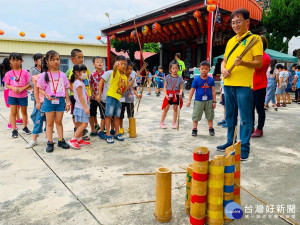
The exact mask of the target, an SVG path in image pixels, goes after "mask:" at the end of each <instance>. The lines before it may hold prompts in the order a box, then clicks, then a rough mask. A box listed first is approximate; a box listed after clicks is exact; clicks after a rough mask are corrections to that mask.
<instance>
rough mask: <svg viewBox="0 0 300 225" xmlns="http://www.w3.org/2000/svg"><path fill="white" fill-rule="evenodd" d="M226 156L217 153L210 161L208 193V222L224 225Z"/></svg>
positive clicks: (212, 224) (210, 224)
mask: <svg viewBox="0 0 300 225" xmlns="http://www.w3.org/2000/svg"><path fill="white" fill-rule="evenodd" d="M224 165H225V157H224V156H222V155H216V156H215V157H214V159H212V160H210V161H209V166H208V194H207V224H209V225H222V224H224V218H223V214H224V212H223V188H224Z"/></svg>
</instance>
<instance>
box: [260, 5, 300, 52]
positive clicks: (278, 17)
mask: <svg viewBox="0 0 300 225" xmlns="http://www.w3.org/2000/svg"><path fill="white" fill-rule="evenodd" d="M299 13H300V1H299V0H272V1H271V3H270V9H269V10H268V11H264V13H263V18H262V24H263V25H264V26H265V28H266V31H267V34H266V37H267V39H268V41H269V48H271V49H274V50H277V51H281V52H284V53H287V52H288V43H289V41H290V40H291V39H292V37H293V36H295V34H296V33H297V32H298V31H299V30H300V19H299ZM284 38H286V39H284Z"/></svg>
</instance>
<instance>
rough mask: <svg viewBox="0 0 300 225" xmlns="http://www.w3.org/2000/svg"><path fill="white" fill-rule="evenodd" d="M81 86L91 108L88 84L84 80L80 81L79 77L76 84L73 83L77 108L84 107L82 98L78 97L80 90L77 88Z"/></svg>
mask: <svg viewBox="0 0 300 225" xmlns="http://www.w3.org/2000/svg"><path fill="white" fill-rule="evenodd" d="M79 87H82V89H81V90H82V96H83V99H84V102H85V104H86V105H87V107H88V109H89V108H90V103H89V95H88V93H87V90H86V86H85V84H84V83H83V82H82V81H80V80H78V79H76V80H75V81H74V84H73V90H74V98H75V100H76V103H75V108H78V109H83V106H82V104H81V102H80V99H79V97H78V91H79V90H77V88H79Z"/></svg>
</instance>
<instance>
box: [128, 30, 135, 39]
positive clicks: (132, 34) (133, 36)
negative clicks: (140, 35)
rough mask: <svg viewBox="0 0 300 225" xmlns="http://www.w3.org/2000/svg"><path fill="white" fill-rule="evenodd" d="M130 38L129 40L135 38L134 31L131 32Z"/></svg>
mask: <svg viewBox="0 0 300 225" xmlns="http://www.w3.org/2000/svg"><path fill="white" fill-rule="evenodd" d="M130 37H131V38H136V32H135V30H133V31H131V33H130ZM126 40H127V39H126Z"/></svg>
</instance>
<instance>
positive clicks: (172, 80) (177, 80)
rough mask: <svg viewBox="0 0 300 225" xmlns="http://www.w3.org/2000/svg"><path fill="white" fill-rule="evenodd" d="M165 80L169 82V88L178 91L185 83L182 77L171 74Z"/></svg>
mask: <svg viewBox="0 0 300 225" xmlns="http://www.w3.org/2000/svg"><path fill="white" fill-rule="evenodd" d="M165 82H167V90H169V91H172V90H173V91H178V90H180V84H181V83H183V79H182V77H180V76H178V77H173V76H171V75H170V74H169V75H168V76H167V77H166V80H165Z"/></svg>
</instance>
